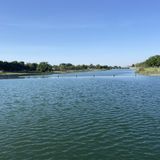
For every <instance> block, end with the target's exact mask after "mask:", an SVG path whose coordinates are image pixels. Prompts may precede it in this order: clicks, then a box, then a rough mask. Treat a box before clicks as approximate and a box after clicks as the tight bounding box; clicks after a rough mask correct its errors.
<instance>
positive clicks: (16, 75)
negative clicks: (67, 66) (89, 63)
mask: <svg viewBox="0 0 160 160" xmlns="http://www.w3.org/2000/svg"><path fill="white" fill-rule="evenodd" d="M89 71H91V72H94V71H108V70H107V69H106V70H105V69H94V70H90V69H86V70H66V71H53V72H0V79H17V78H22V77H25V76H41V75H42V76H43V75H52V74H57V75H58V74H65V73H78V72H89Z"/></svg>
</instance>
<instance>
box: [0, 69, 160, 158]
mask: <svg viewBox="0 0 160 160" xmlns="http://www.w3.org/2000/svg"><path fill="white" fill-rule="evenodd" d="M94 74H95V75H96V76H95V77H93V75H94ZM113 74H115V75H116V76H115V77H113V76H112V75H113ZM77 75H78V77H77V78H76V77H75V73H74V74H69V75H61V76H63V77H60V78H57V77H56V76H57V75H54V76H45V77H38V76H37V77H36V78H33V77H30V78H25V79H14V80H0V160H160V77H147V76H134V73H133V72H132V71H130V70H122V71H119V70H114V71H104V72H94V73H79V74H77Z"/></svg>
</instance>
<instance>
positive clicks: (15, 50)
mask: <svg viewBox="0 0 160 160" xmlns="http://www.w3.org/2000/svg"><path fill="white" fill-rule="evenodd" d="M159 52H160V0H0V60H8V61H12V60H18V61H19V60H23V61H26V62H40V61H48V62H49V63H51V64H59V63H61V62H70V63H73V64H82V63H86V64H90V63H93V64H98V63H100V64H108V65H122V66H125V65H129V64H132V63H135V62H139V61H142V60H144V59H146V58H148V57H149V56H152V55H154V54H158V53H159Z"/></svg>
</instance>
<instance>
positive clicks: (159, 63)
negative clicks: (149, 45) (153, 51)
mask: <svg viewBox="0 0 160 160" xmlns="http://www.w3.org/2000/svg"><path fill="white" fill-rule="evenodd" d="M132 66H133V67H135V66H136V67H160V55H155V56H152V57H150V58H148V59H147V60H146V61H144V62H142V63H137V64H133V65H132Z"/></svg>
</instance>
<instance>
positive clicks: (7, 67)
mask: <svg viewBox="0 0 160 160" xmlns="http://www.w3.org/2000/svg"><path fill="white" fill-rule="evenodd" d="M119 68H121V67H120V66H114V67H111V66H108V65H100V64H98V65H93V64H90V65H85V64H83V65H73V64H71V63H61V64H59V65H51V64H49V63H47V62H40V63H25V62H18V61H13V62H6V61H0V71H1V72H52V71H68V70H93V69H105V70H109V69H119Z"/></svg>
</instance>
